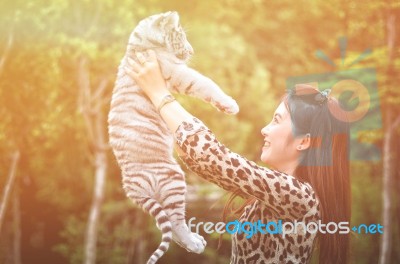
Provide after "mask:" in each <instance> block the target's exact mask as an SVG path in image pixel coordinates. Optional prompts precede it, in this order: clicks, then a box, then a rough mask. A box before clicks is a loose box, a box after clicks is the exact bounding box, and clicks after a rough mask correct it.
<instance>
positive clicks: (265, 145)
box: [263, 141, 271, 148]
mask: <svg viewBox="0 0 400 264" xmlns="http://www.w3.org/2000/svg"><path fill="white" fill-rule="evenodd" d="M269 146H271V143H270V142H268V141H265V143H264V146H263V147H264V148H269Z"/></svg>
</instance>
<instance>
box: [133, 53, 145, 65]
mask: <svg viewBox="0 0 400 264" xmlns="http://www.w3.org/2000/svg"><path fill="white" fill-rule="evenodd" d="M135 55H136V58H137V59H138V61H139V62H140V64H142V65H144V64H145V63H146V58H145V56H144V55H143V54H142V53H141V52H135Z"/></svg>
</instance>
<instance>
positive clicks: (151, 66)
mask: <svg viewBox="0 0 400 264" xmlns="http://www.w3.org/2000/svg"><path fill="white" fill-rule="evenodd" d="M147 55H148V56H147V57H148V58H147V59H146V57H145V56H144V55H143V54H142V53H136V57H137V59H138V61H139V62H140V64H138V63H136V62H135V61H134V60H132V59H130V58H128V65H129V67H128V66H125V70H126V72H127V73H128V75H129V76H130V77H131V78H132V79H133V80H135V82H136V83H137V84H138V85H139V87H140V88H141V89H142V90H143V91H144V93H145V94H146V95H147V96H148V97H149V98H150V100H151V101H152V102H153V104H154V105H155V106H156V107H157V106H158V105H159V103H160V102H161V100H162V98H163V97H164V96H166V95H167V94H170V92H169V91H168V89H167V86H166V83H165V80H164V77H163V76H162V74H161V69H160V65H159V64H158V60H157V57H156V53H155V52H154V51H153V50H149V51H148V52H147Z"/></svg>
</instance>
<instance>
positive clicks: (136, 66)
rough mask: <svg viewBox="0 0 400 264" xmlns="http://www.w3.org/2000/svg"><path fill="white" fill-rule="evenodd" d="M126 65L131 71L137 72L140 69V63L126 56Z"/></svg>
mask: <svg viewBox="0 0 400 264" xmlns="http://www.w3.org/2000/svg"><path fill="white" fill-rule="evenodd" d="M128 65H129V66H130V67H131V68H132V70H133V71H135V72H139V71H140V65H139V64H137V63H136V61H134V60H132V59H131V58H128Z"/></svg>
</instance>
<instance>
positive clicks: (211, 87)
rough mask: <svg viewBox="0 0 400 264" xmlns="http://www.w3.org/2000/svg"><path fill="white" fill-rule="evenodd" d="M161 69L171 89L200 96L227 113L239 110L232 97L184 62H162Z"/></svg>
mask: <svg viewBox="0 0 400 264" xmlns="http://www.w3.org/2000/svg"><path fill="white" fill-rule="evenodd" d="M162 70H163V75H164V78H165V79H166V80H167V81H168V82H169V83H170V85H171V89H172V91H175V92H178V93H181V94H187V95H190V96H192V97H197V98H200V99H202V100H204V101H206V102H208V103H211V104H212V105H213V106H214V107H216V108H217V109H218V110H220V111H223V112H224V113H227V114H236V113H238V112H239V106H238V105H237V103H236V101H235V100H234V99H232V97H230V96H228V95H226V94H225V93H224V92H223V91H222V90H221V88H220V87H219V86H218V85H217V84H216V83H215V82H213V81H212V80H211V79H210V78H208V77H206V76H204V75H202V74H200V73H199V72H197V71H195V70H193V69H191V68H189V67H188V66H186V65H185V64H179V65H177V64H169V63H164V64H163V65H162Z"/></svg>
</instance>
